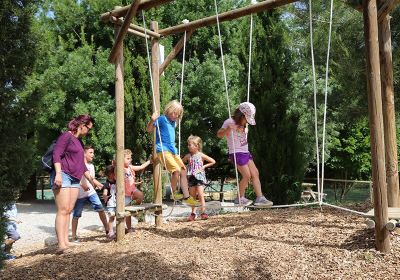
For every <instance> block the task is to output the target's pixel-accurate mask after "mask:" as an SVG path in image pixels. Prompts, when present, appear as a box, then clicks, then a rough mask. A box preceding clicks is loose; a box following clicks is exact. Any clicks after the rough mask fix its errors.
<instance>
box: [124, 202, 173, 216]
mask: <svg viewBox="0 0 400 280" xmlns="http://www.w3.org/2000/svg"><path fill="white" fill-rule="evenodd" d="M167 207H168V206H167V205H165V204H152V203H144V204H140V205H134V206H126V207H125V216H136V215H138V214H140V213H144V212H160V211H162V210H163V209H167Z"/></svg>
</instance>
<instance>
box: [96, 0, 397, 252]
mask: <svg viewBox="0 0 400 280" xmlns="http://www.w3.org/2000/svg"><path fill="white" fill-rule="evenodd" d="M173 1H174V0H133V1H132V4H131V5H128V6H125V7H115V8H114V9H113V10H111V11H109V12H106V13H103V14H102V15H101V16H100V19H101V20H102V21H103V22H105V23H110V24H113V25H114V27H115V41H114V45H113V47H112V50H111V52H110V55H109V62H110V63H112V64H114V65H115V101H116V179H117V211H116V212H117V241H120V240H122V239H124V235H125V224H124V217H125V216H126V215H132V214H134V212H140V211H146V210H151V211H154V212H155V223H156V226H157V227H158V226H160V225H161V224H162V219H163V214H162V211H163V205H162V184H161V163H160V162H157V161H156V162H155V163H154V166H153V168H154V169H153V180H154V183H153V184H154V204H148V205H140V206H138V207H133V208H132V209H130V208H129V207H125V205H124V196H125V194H124V177H123V165H124V162H123V161H124V157H123V150H124V79H123V40H124V37H125V35H126V34H131V35H135V36H140V37H144V38H145V40H146V48H147V56H148V62H149V70H150V71H149V72H150V80H151V87H152V94H153V111H158V112H160V88H159V85H160V84H159V81H160V75H161V74H162V73H163V72H164V71H165V69H166V68H167V66H168V65H169V64H170V62H171V61H172V60H173V59H174V58H175V57H176V55H177V54H178V53H179V52H180V51H181V50H182V48H183V51H184V52H185V46H186V42H187V40H189V38H190V37H191V35H192V34H193V32H194V31H195V30H196V29H198V28H201V27H205V26H210V25H215V24H216V25H217V27H218V36H219V43H220V44H219V45H220V51H221V62H222V70H223V78H224V83H225V93H226V99H227V107H228V115H229V116H230V105H229V93H228V88H227V77H226V70H225V64H224V56H223V48H222V41H221V34H220V28H219V26H220V22H223V21H230V20H233V19H237V18H241V17H244V16H247V15H250V16H251V20H250V43H249V69H248V94H247V101H249V98H250V96H249V92H250V90H249V89H250V73H251V50H252V45H251V43H252V26H253V17H252V15H253V14H254V13H260V12H263V11H266V10H271V9H275V8H278V7H281V6H284V5H287V4H291V3H294V2H298V1H299V0H264V1H259V2H256V1H254V0H252V1H251V3H250V4H249V5H247V6H244V7H242V8H237V9H234V10H231V11H227V12H223V13H220V14H219V13H218V5H217V1H216V0H214V4H215V15H213V16H209V17H206V18H202V19H198V20H195V21H192V22H189V21H187V20H185V21H183V23H182V24H179V25H176V26H171V27H167V28H164V29H159V27H158V23H157V22H156V21H151V26H150V30H148V29H147V28H146V22H145V15H144V11H146V10H149V9H151V8H154V7H158V6H160V5H163V4H167V3H169V2H173ZM341 1H343V2H345V3H346V4H348V5H349V6H351V7H353V8H355V9H357V10H359V11H361V12H363V16H364V17H363V18H364V38H365V46H366V62H367V85H368V115H369V123H370V135H371V158H372V181H373V203H374V209H373V211H370V212H368V213H362V212H358V211H354V210H350V209H346V208H342V207H339V206H336V205H331V204H328V203H326V202H324V201H323V193H324V192H323V187H324V155H325V131H326V126H325V124H326V109H327V91H328V72H329V53H330V44H331V31H332V17H333V0H331V1H330V25H329V39H328V51H327V59H326V68H325V69H326V73H325V74H326V75H325V100H324V120H323V129H322V130H323V132H322V135H323V137H322V152H321V156H320V154H319V141H318V138H317V135H318V126H317V111H316V108H317V104H316V93H317V89H316V75H315V65H314V51H313V38H312V35H313V29H312V0H309V10H310V41H311V44H310V45H311V57H312V68H313V82H314V117H315V135H316V137H315V142H316V151H317V178H318V179H317V188H318V191H317V198H318V199H317V201H316V202H311V203H302V204H293V205H277V206H273V207H274V208H279V207H292V206H300V205H301V206H304V205H319V206H320V207H322V206H329V207H334V208H338V209H341V210H344V211H348V212H351V213H355V214H358V215H362V216H365V217H372V218H373V223H372V222H371V221H372V220H369V224H370V225H372V226H374V227H375V245H376V248H377V250H379V251H381V252H384V253H386V252H389V251H390V248H391V243H390V232H389V230H392V229H394V228H395V227H396V225H398V220H399V219H400V211H399V209H400V208H398V207H400V197H399V182H398V179H399V178H398V169H397V166H398V161H397V141H396V126H395V111H394V90H393V64H392V52H391V31H390V15H389V14H390V12H391V11H393V9H394V8H395V7H396V6H397V4H399V2H400V1H399V0H341ZM140 11H141V12H142V17H143V27H141V26H139V25H137V24H133V23H132V20H133V18H134V17H135V16H136V15H137V13H138V12H140ZM180 33H183V37H182V38H181V39H180V41H178V43H177V44H176V45H175V46H174V47H173V49H172V51H171V52H170V53H169V54H168V56H167V57H166V59H165V60H164V61H163V63H162V64H160V52H159V48H160V39H161V38H163V37H166V36H170V35H174V34H180ZM148 39H150V40H151V55H150V51H149V49H148V44H147V40H148ZM184 61H185V55H184V54H183V60H182V76H181V91H180V102H181V103H182V92H183V76H184ZM157 130H158V129H156V130H155V131H154V137H153V144H154V143H155V136H156V133H159V131H157ZM153 146H155V145H153ZM179 151H180V129H179ZM154 153H155V150H154V149H153V155H154ZM320 157H321V166H322V167H321V172H322V174H321V176H320ZM235 170H236V181H237V182H238V172H237V167H236V166H235ZM236 207H237V206H236ZM389 218H391V219H395V220H391V221H389ZM396 220H397V221H396Z"/></svg>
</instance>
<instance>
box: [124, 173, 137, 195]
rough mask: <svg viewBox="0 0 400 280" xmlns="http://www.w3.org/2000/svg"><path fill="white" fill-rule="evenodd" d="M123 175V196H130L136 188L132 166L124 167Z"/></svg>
mask: <svg viewBox="0 0 400 280" xmlns="http://www.w3.org/2000/svg"><path fill="white" fill-rule="evenodd" d="M124 177H125V196H131V195H132V194H133V193H134V192H135V191H136V190H137V187H136V181H135V179H136V176H135V171H133V169H132V167H131V166H129V167H128V168H124Z"/></svg>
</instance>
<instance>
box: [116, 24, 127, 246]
mask: <svg viewBox="0 0 400 280" xmlns="http://www.w3.org/2000/svg"><path fill="white" fill-rule="evenodd" d="M119 29H120V28H119V27H116V28H115V36H118V33H119ZM123 49H124V46H123V43H122V44H120V45H119V49H118V50H117V52H118V55H117V57H116V61H115V140H116V141H115V142H116V151H117V152H116V154H117V156H116V170H115V174H116V180H117V211H116V213H115V214H116V219H117V241H121V240H123V239H124V236H125V217H124V214H125V187H124V186H125V179H124V111H125V109H124V53H123Z"/></svg>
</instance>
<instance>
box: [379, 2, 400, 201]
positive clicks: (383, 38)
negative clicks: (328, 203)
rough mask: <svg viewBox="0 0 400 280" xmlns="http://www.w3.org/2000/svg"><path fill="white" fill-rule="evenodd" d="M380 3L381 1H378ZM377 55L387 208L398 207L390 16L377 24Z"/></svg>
mask: <svg viewBox="0 0 400 280" xmlns="http://www.w3.org/2000/svg"><path fill="white" fill-rule="evenodd" d="M380 2H382V1H380ZM379 54H380V59H381V82H382V101H383V102H382V106H383V107H382V109H383V124H384V130H385V134H384V137H385V150H386V153H385V159H386V182H387V188H388V206H389V207H400V201H399V174H398V159H397V137H396V119H395V107H394V87H393V63H392V41H391V32H390V16H389V15H387V16H386V17H385V18H384V19H382V21H380V22H379Z"/></svg>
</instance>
